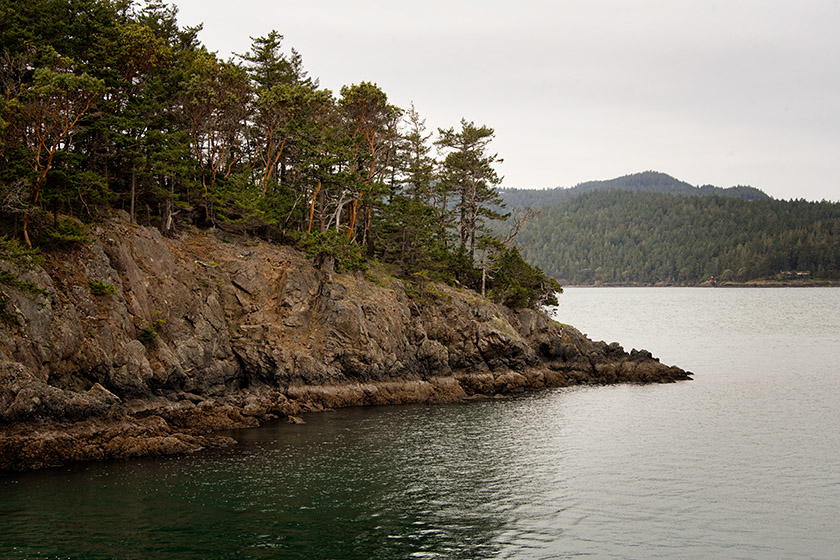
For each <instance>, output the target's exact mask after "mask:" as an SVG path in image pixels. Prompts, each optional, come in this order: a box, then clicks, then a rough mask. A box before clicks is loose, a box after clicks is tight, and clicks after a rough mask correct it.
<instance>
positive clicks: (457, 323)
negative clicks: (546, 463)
mask: <svg viewBox="0 0 840 560" xmlns="http://www.w3.org/2000/svg"><path fill="white" fill-rule="evenodd" d="M21 277H22V278H23V279H25V280H30V281H32V282H34V283H35V284H37V285H38V286H40V287H41V288H43V289H44V290H45V292H46V295H45V296H33V295H31V294H25V293H22V292H20V291H17V290H15V289H12V288H8V287H7V288H4V291H5V292H6V294H7V296H8V297H9V299H10V302H11V305H12V306H13V307H14V312H15V314H16V315H17V317H18V324H17V325H13V324H4V325H3V326H0V469H29V468H39V467H46V466H52V465H60V464H64V463H67V462H70V461H80V460H93V459H106V458H128V457H138V456H144V455H163V454H173V453H183V452H187V451H191V450H196V449H199V448H201V447H206V446H210V445H224V444H226V443H231V442H232V440H231V439H230V438H227V437H223V436H218V435H215V434H214V432H216V431H218V430H221V429H230V428H238V427H248V426H257V425H259V424H260V423H262V422H264V421H267V420H270V419H275V418H279V417H289V418H292V419H293V418H294V416H295V415H297V414H300V413H302V412H309V411H316V410H322V409H325V408H335V407H342V406H355V405H374V404H398V403H416V402H452V401H461V400H466V399H470V398H480V397H482V396H493V395H496V394H506V393H512V392H518V391H523V390H526V389H532V388H533V389H536V388H544V387H559V386H566V385H573V384H582V383H589V384H606V383H621V382H640V383H648V382H670V381H677V380H682V379H688V378H689V375H690V374H688V373H686V372H685V371H683V370H682V369H679V368H677V367H668V366H665V365H663V364H661V363H660V362H659V361H658V360H657V359H655V358H653V357H652V356H651V355H650V353H649V352H646V351H635V350H634V351H632V352H630V353H627V352H625V351H624V350H623V349H622V348H621V346H619V345H618V344H617V343H612V344H609V345H608V344H606V343H604V342H593V341H591V340H589V339H588V338H587V337H585V336H584V335H583V334H581V333H580V332H579V331H577V330H576V329H574V328H572V327H569V326H565V325H560V324H558V323H556V322H553V321H551V320H550V319H549V318H548V317H547V316H546V315H545V314H543V313H539V312H536V311H533V310H520V311H514V310H511V309H508V308H505V307H501V306H498V305H495V304H493V303H491V302H489V301H487V300H485V299H483V298H481V297H479V296H477V295H476V294H475V293H473V292H470V291H467V290H459V289H456V288H452V287H449V286H445V285H441V284H431V283H428V284H425V285H422V286H418V285H415V284H411V285H406V284H405V283H403V282H402V281H400V280H398V279H396V278H394V277H391V276H389V275H387V274H385V273H384V272H377V271H373V272H371V273H368V274H366V275H362V274H360V273H356V274H338V273H336V272H335V270H334V269H333V264H332V262H331V260H330V259H329V258H326V259H321V260H319V261H318V263H317V266H316V264H313V263H312V262H311V261H310V260H308V259H306V258H305V257H304V256H302V255H301V254H300V253H298V252H296V251H294V250H293V249H291V248H289V247H284V246H277V245H272V244H269V243H264V242H256V241H248V240H244V239H226V238H225V237H224V234H222V233H221V232H215V233H213V232H207V231H199V230H192V231H186V232H183V233H182V234H181V235H180V236H179V237H177V238H174V239H172V238H166V237H163V236H162V235H161V234H160V233H159V232H158V230H156V229H154V228H145V227H140V226H136V225H131V224H129V223H128V222H127V220H125V219H122V220H120V219H114V220H110V221H108V222H105V223H102V224H99V225H97V226H94V227H93V228H92V242H91V243H89V244H86V245H84V246H80V247H76V248H73V249H70V250H64V251H62V252H61V253H59V254H57V253H50V254H47V255H46V257H45V262H44V264H43V266H41V267H39V268H37V269H35V270H33V271H29V272H25V273H22V274H21Z"/></svg>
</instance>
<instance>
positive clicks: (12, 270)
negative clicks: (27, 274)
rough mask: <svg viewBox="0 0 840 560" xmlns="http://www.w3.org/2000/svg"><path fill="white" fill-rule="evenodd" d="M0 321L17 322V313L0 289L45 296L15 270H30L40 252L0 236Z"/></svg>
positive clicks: (30, 295) (38, 259)
mask: <svg viewBox="0 0 840 560" xmlns="http://www.w3.org/2000/svg"><path fill="white" fill-rule="evenodd" d="M0 263H2V264H0V321H3V322H5V323H8V324H13V325H16V324H18V322H19V321H18V317H17V314H15V313H14V311H13V310H10V307H11V303H12V302H11V300H10V299H9V296H8V295H7V294H6V293H5V292H4V291H3V290H2V288H3V287H6V288H13V289H15V290H18V291H19V292H21V293H23V294H25V295H26V296H28V297H30V298H39V297H47V291H46V290H44V289H43V288H41V287H40V286H39V285H38V284H36V283H35V282H32V281H30V280H23V279H21V277H20V275H19V274H18V272H17V271H19V270H23V271H28V270H32V269H33V268H35V266H37V265H38V264H40V263H41V254H40V253H39V252H38V251H36V250H33V249H29V248H28V247H26V246H24V245H22V244H21V243H20V242H19V241H17V240H14V239H8V238H6V237H5V236H0Z"/></svg>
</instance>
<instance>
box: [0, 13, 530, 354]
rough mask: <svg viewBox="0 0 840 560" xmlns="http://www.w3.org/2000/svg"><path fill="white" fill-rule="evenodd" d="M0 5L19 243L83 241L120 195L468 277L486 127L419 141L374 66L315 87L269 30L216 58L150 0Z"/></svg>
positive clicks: (489, 195)
mask: <svg viewBox="0 0 840 560" xmlns="http://www.w3.org/2000/svg"><path fill="white" fill-rule="evenodd" d="M0 15H2V16H3V17H2V18H0V19H2V21H3V25H2V26H0V55H2V58H3V63H4V64H3V65H2V66H0V83H2V84H3V86H4V87H3V90H2V91H0V202H2V205H0V223H2V224H5V225H6V227H7V230H6V231H8V232H12V231H13V232H14V233H15V235H19V236H21V237H22V238H23V239H24V240H25V241H26V242H27V244H31V243H32V242H33V241H34V244H35V245H37V246H40V247H42V248H62V247H69V246H73V245H77V244H84V243H86V242H87V233H86V231H85V228H84V226H83V225H82V223H81V222H80V221H78V220H79V219H83V220H85V221H86V222H87V221H91V220H95V219H96V218H97V217H98V216H100V215H102V214H105V215H107V214H109V213H110V210H112V209H114V208H116V209H120V210H124V211H126V212H127V213H128V215H129V220H130V221H131V222H132V223H145V224H150V225H154V226H157V227H159V228H160V230H161V231H162V232H163V233H164V234H165V235H174V234H175V233H176V231H177V229H178V228H183V227H190V226H211V227H218V228H220V229H222V230H224V231H225V232H226V233H228V234H234V233H245V234H249V235H255V236H258V237H261V238H263V239H269V240H272V241H281V242H290V241H291V242H296V243H297V245H298V246H299V247H300V248H301V249H302V250H304V251H305V252H306V254H307V255H309V256H310V257H311V258H314V259H318V260H321V261H323V260H325V259H334V261H335V266H336V269H337V270H338V271H352V270H365V269H366V267H367V263H368V262H369V260H373V259H376V260H379V261H381V262H382V263H384V264H387V265H389V270H395V271H397V274H400V275H402V276H403V277H405V278H414V277H420V276H422V277H424V278H425V279H426V280H425V281H427V282H428V283H429V284H430V285H431V283H432V282H433V281H444V282H449V283H451V284H455V285H460V286H462V287H468V288H472V289H476V290H478V289H481V288H482V280H483V275H482V272H483V271H482V270H481V269H479V268H477V266H476V262H475V261H476V258H477V257H476V251H477V248H478V247H480V246H481V245H482V244H483V243H485V241H486V240H487V239H489V238H490V236H489V235H488V233H489V232H488V231H487V228H486V223H487V222H488V221H489V220H491V219H497V218H499V217H501V215H500V213H499V212H498V203H499V199H498V196H497V191H496V188H497V187H498V185H499V184H500V183H501V177H500V176H499V175H498V173H497V172H496V167H497V164H498V163H499V162H501V159H500V158H499V157H498V156H497V155H496V154H494V153H493V152H492V150H490V145H491V143H492V140H493V138H494V131H493V129H492V128H490V127H488V126H477V125H475V124H474V123H473V122H470V121H468V120H467V119H462V120H461V122H460V127H458V128H449V129H439V130H438V131H437V132H438V134H437V137H436V139H435V140H434V141H433V139H432V135H431V134H428V133H427V132H426V130H425V123H424V121H423V119H422V118H420V116H419V114H418V113H417V111H416V110H415V109H414V107H413V106H412V107H411V108H410V109H409V110H408V111H403V110H402V109H401V108H399V107H396V106H394V105H392V104H391V103H390V102H389V99H388V94H387V93H386V92H385V91H383V90H382V89H381V88H380V87H379V86H377V85H376V84H375V83H373V82H369V81H362V82H359V83H357V84H352V85H349V86H343V87H341V88H340V90H339V94H338V95H334V94H333V92H332V91H330V90H326V89H321V88H320V86H319V84H318V81H317V80H315V79H311V78H309V77H308V75H307V72H306V71H305V70H304V69H303V65H302V59H301V56H300V54H299V53H297V52H296V51H295V50H294V49H290V50H286V48H285V47H284V44H283V36H282V35H280V34H279V33H278V32H277V31H271V32H269V33H268V34H267V35H265V36H262V37H257V38H252V43H251V48H250V50H249V51H248V52H247V53H245V54H243V55H237V56H236V57H234V59H232V60H223V59H221V58H219V57H218V55H216V54H215V49H212V48H207V47H205V46H204V45H202V44H201V43H200V42H199V41H198V36H197V34H198V31H199V28H190V27H187V28H180V27H179V26H178V21H177V9H176V8H175V7H174V6H171V7H170V6H167V5H166V4H163V3H161V2H157V1H149V2H142V3H141V2H131V1H123V0H117V1H113V0H50V2H48V3H46V4H45V3H44V2H40V1H36V2H32V1H23V0H0ZM434 145H436V146H437V147H438V157H437V158H436V157H434V156H433V155H432V152H433V150H432V148H433V146H434ZM313 232H314V233H313ZM479 251H480V249H479ZM511 274H513V273H511ZM513 276H516V274H513ZM513 276H512V277H513ZM520 276H521V275H520ZM517 278H518V280H517V281H518V282H520V283H522V282H524V283H525V284H526V285H530V284H528V282H527V281H525V280H523V279H522V278H519V277H517ZM110 288H112V287H109V286H108V285H106V284H101V283H91V293H93V294H94V295H100V296H107V295H108V294H110V293H113V292H111V289H110ZM496 289H497V291H499V293H502V291H500V290H502V288H501V287H500V286H497V287H496ZM506 290H507V292H511V293H512V290H513V289H512V288H510V289H506ZM507 292H506V293H507ZM525 292H527V289H525ZM505 297H506V298H507V299H509V300H511V301H513V299H515V298H512V296H510V297H508V296H505ZM523 297H524V300H523V301H531V300H532V299H533V298H531V297H530V296H529V295H528V294H527V293H526V295H525V296H523ZM520 299H521V298H520ZM517 301H518V300H517ZM158 326H159V325H157V324H156V323H154V322H153V323H151V324H149V325H146V326H144V327H143V328H142V329H141V337H142V339H143V340H144V341H145V342H146V343H151V342H153V341H154V339H155V337H156V332H157V330H156V329H157V327H158Z"/></svg>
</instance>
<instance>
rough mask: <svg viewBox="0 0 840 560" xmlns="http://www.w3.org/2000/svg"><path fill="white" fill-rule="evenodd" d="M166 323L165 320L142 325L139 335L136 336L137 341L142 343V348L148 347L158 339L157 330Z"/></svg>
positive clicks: (156, 320)
mask: <svg viewBox="0 0 840 560" xmlns="http://www.w3.org/2000/svg"><path fill="white" fill-rule="evenodd" d="M165 323H166V320H165V319H155V320H153V321H152V322H151V323H147V324H145V325H143V327H142V328H141V329H140V334H138V335H137V340H139V341H140V342H142V343H143V346H147V347H148V346H150V345H152V344H154V343H155V341H156V340H157V338H158V329H160V327H162V326H163V325H164V324H165Z"/></svg>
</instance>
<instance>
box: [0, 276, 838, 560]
mask: <svg viewBox="0 0 840 560" xmlns="http://www.w3.org/2000/svg"><path fill="white" fill-rule="evenodd" d="M560 301H561V305H560V307H559V309H558V311H557V314H556V317H557V319H558V320H559V321H561V322H563V323H570V324H574V325H576V326H578V327H579V328H581V330H583V331H584V332H587V333H589V334H590V335H591V337H592V338H596V339H605V340H607V341H608V342H609V341H612V340H618V341H620V342H621V343H622V344H624V346H625V347H626V348H627V349H630V348H631V347H636V348H639V347H645V348H647V349H649V350H651V351H652V352H653V353H654V355H656V356H658V357H660V358H662V360H663V361H664V362H666V363H675V364H678V365H680V366H681V367H684V368H686V369H689V370H692V371H694V372H695V380H694V381H691V382H686V383H678V384H673V385H656V386H652V385H651V386H626V385H624V386H614V387H583V388H571V389H563V390H555V391H545V392H539V393H532V394H528V395H524V396H520V397H516V398H511V399H503V400H498V401H491V402H485V403H472V404H466V405H453V406H410V407H386V408H366V409H351V410H340V411H336V412H330V413H323V414H315V415H309V416H307V417H306V420H307V424H305V425H300V426H297V425H288V424H280V423H278V424H275V425H272V426H266V427H264V428H260V429H257V430H246V431H240V432H236V433H235V436H236V437H238V438H239V439H240V440H241V441H242V443H241V444H240V445H239V446H236V447H233V448H229V449H224V450H217V451H207V452H202V453H197V454H194V455H191V456H188V457H183V458H173V459H165V460H144V461H135V462H127V463H105V464H92V465H84V466H78V467H75V468H69V469H56V470H50V471H44V472H36V473H29V474H23V475H0V558H32V557H39V558H138V559H139V558H143V559H150V558H151V559H153V558H171V557H178V558H278V557H282V558H360V559H361V558H395V559H396V558H410V557H413V558H574V557H579V556H592V557H596V558H820V559H821V558H825V559H828V558H835V557H836V556H837V551H838V550H840V531H838V530H837V529H838V525H837V519H838V514H840V461H838V459H840V414H838V412H840V411H839V410H838V408H840V407H839V406H838V404H837V403H838V402H840V389H838V380H840V367H838V365H837V348H840V313H838V310H840V289H766V290H763V289H751V290H735V289H731V290H726V289H696V288H695V289H683V288H597V289H596V288H570V289H567V291H566V293H565V294H563V295H562V296H561V298H560Z"/></svg>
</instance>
